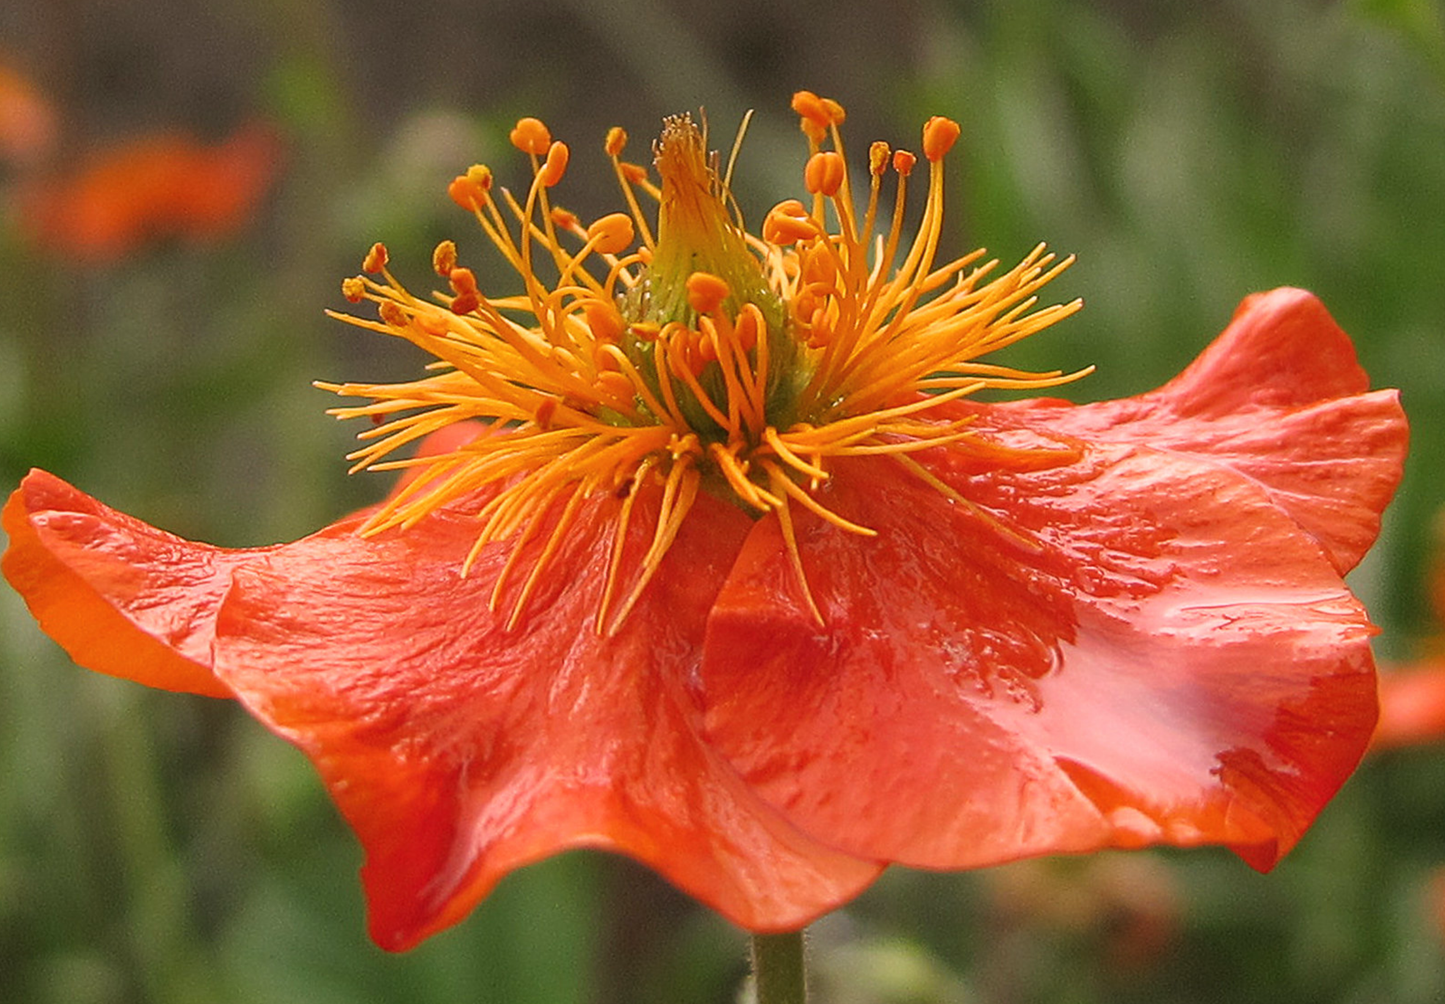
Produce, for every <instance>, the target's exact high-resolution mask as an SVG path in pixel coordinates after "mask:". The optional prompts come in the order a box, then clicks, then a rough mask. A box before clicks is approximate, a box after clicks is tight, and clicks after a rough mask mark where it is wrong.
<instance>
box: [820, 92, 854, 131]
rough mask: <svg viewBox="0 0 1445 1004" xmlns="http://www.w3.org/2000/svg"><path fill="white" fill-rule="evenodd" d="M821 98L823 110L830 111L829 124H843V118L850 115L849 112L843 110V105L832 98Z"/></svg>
mask: <svg viewBox="0 0 1445 1004" xmlns="http://www.w3.org/2000/svg"><path fill="white" fill-rule="evenodd" d="M820 100H822V102H823V110H824V111H825V112H827V113H828V122H829V124H830V125H842V124H843V120H844V119H846V118H847V117H848V113H847V112H846V111H844V110H843V106H842V105H840V104H838V102H836V101H834V100H833V99H832V98H822V99H820Z"/></svg>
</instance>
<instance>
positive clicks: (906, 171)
mask: <svg viewBox="0 0 1445 1004" xmlns="http://www.w3.org/2000/svg"><path fill="white" fill-rule="evenodd" d="M916 163H918V158H917V157H915V156H914V155H913V154H911V153H909V152H908V151H907V150H894V151H893V170H895V171H897V172H898V173H899V174H901V175H902V176H903V177H905V178H906V177H908V176H909V175H910V174H912V173H913V165H914V164H916Z"/></svg>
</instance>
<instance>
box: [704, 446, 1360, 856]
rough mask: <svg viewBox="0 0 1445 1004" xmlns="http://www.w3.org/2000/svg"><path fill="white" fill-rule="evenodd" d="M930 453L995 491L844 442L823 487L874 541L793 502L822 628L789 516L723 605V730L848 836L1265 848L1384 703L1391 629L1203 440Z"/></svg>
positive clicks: (1018, 850)
mask: <svg viewBox="0 0 1445 1004" xmlns="http://www.w3.org/2000/svg"><path fill="white" fill-rule="evenodd" d="M938 452H939V453H945V451H938ZM920 459H922V457H921V456H920ZM931 459H932V461H933V462H932V463H930V468H931V469H932V470H933V473H934V474H935V475H936V476H938V477H940V478H942V479H943V480H945V481H947V482H949V483H950V484H953V485H954V487H955V488H957V489H958V490H959V491H960V492H961V493H962V494H963V495H964V496H965V497H966V498H968V499H970V500H971V501H972V502H973V503H974V504H975V505H977V506H980V507H982V509H983V510H986V511H987V512H988V513H990V514H992V515H991V516H990V517H988V518H984V517H982V516H980V515H978V512H977V511H971V510H970V509H969V508H968V507H965V506H963V505H959V504H957V503H955V502H953V501H951V500H949V499H948V498H946V497H945V496H944V495H942V494H941V493H939V492H937V491H936V490H934V489H933V488H931V487H929V486H927V485H924V484H923V483H922V482H921V481H918V480H914V479H911V478H909V477H908V476H905V475H903V474H902V472H901V471H900V470H899V469H898V468H896V467H895V466H893V465H892V464H891V462H889V461H887V460H880V459H872V460H855V461H852V462H839V463H838V464H837V465H836V473H835V475H834V478H833V481H832V485H831V490H830V491H829V492H827V493H826V494H825V496H824V498H823V501H824V503H825V504H826V505H828V506H829V507H830V508H833V509H834V510H835V511H837V512H839V513H840V514H841V515H843V516H845V517H846V518H848V519H852V520H856V521H857V522H859V523H862V524H863V525H865V526H869V527H872V528H873V529H875V530H877V531H878V536H877V537H876V538H863V537H859V536H857V535H855V534H850V533H847V532H844V531H842V530H839V529H837V528H836V527H833V526H831V525H829V524H826V523H823V522H821V521H820V520H819V519H818V518H817V517H815V516H814V515H813V514H812V513H806V512H799V513H797V514H796V515H795V517H794V518H795V521H796V523H797V534H798V546H799V549H800V551H801V556H802V562H803V566H804V568H805V570H806V572H807V576H808V584H809V586H810V588H811V590H812V595H813V597H814V598H815V600H816V602H817V604H818V607H819V609H820V610H821V611H822V614H823V617H824V619H825V622H826V625H827V626H826V627H822V628H820V627H819V626H818V625H817V624H816V622H815V621H814V620H813V619H812V617H811V616H810V614H809V611H808V608H807V605H806V603H805V602H803V600H802V599H801V598H800V596H799V594H798V590H797V588H796V586H795V585H794V584H793V583H794V579H793V578H792V577H791V576H790V575H789V571H788V570H789V560H788V557H787V555H786V552H785V549H784V547H783V544H782V541H781V534H780V532H779V529H778V526H777V524H776V521H774V520H772V519H765V520H763V521H761V522H760V523H759V524H758V525H757V527H756V528H755V529H754V530H753V532H752V535H751V536H750V538H749V540H748V542H747V543H746V544H745V545H744V547H743V550H742V553H741V555H740V557H739V559H738V562H737V564H736V566H735V568H734V571H733V573H732V575H731V576H730V578H729V580H728V582H727V583H726V585H725V586H724V588H723V590H722V593H721V594H720V596H719V598H718V602H717V604H716V606H715V607H714V610H713V614H712V617H711V620H710V622H709V626H708V633H707V640H706V651H705V654H704V659H703V666H702V681H703V686H704V687H705V690H706V694H707V699H708V717H707V729H708V736H709V739H710V740H711V741H712V742H713V743H714V744H715V745H717V746H718V747H719V748H720V749H722V750H723V751H725V752H726V754H727V755H728V756H729V758H730V759H731V760H732V761H733V762H734V763H735V764H736V765H737V766H738V768H739V769H740V770H741V771H742V772H743V774H744V776H745V777H747V778H748V780H749V781H751V782H752V783H753V784H754V785H755V786H756V787H757V789H758V790H759V791H760V792H761V793H762V794H763V795H764V796H765V797H767V798H768V799H769V800H770V801H771V802H772V803H773V804H775V805H777V806H778V807H779V808H780V809H782V810H783V811H784V812H786V813H787V814H788V816H789V817H790V818H792V819H793V820H795V821H796V822H797V823H798V825H799V826H801V827H802V828H803V829H804V830H806V831H807V832H810V833H812V834H813V835H815V836H816V837H818V838H819V839H820V840H824V841H827V842H830V843H832V844H834V845H835V846H837V847H839V848H840V849H842V850H844V851H846V852H848V853H851V854H856V855H860V856H873V857H879V858H883V859H886V860H893V861H898V862H901V863H904V864H911V865H917V866H924V867H932V868H969V867H977V866H982V865H988V864H994V863H998V862H1002V861H1008V860H1011V859H1014V858H1019V857H1023V856H1028V855H1034V854H1043V853H1055V852H1078V851H1088V850H1094V849H1099V848H1104V847H1137V846H1142V845H1147V844H1155V843H1167V844H1174V845H1180V846H1189V845H1198V844H1206V843H1220V844H1227V845H1229V846H1231V847H1232V848H1233V849H1235V850H1236V851H1237V852H1238V853H1239V854H1240V855H1241V856H1243V857H1244V858H1245V859H1246V860H1247V861H1248V862H1249V863H1250V864H1252V865H1254V866H1255V867H1259V868H1268V867H1270V866H1271V865H1273V863H1274V862H1275V861H1276V860H1277V859H1278V857H1279V856H1280V855H1281V854H1283V853H1284V852H1285V851H1286V850H1288V849H1289V848H1290V847H1291V846H1292V845H1293V844H1294V843H1295V842H1296V840H1297V839H1298V838H1299V836H1300V835H1301V833H1303V831H1304V829H1305V828H1306V826H1307V825H1308V824H1309V822H1310V821H1311V820H1312V819H1313V817H1314V815H1315V814H1316V813H1317V812H1318V811H1319V809H1320V808H1321V807H1322V806H1323V805H1324V804H1325V802H1326V801H1327V800H1328V799H1329V798H1330V796H1332V795H1333V793H1334V792H1335V791H1336V790H1337V789H1338V787H1339V785H1340V784H1341V783H1342V782H1343V781H1344V779H1345V778H1346V777H1347V776H1348V775H1349V773H1350V771H1351V770H1353V769H1354V767H1355V765H1356V763H1357V762H1358V760H1359V758H1360V756H1361V754H1362V753H1363V751H1364V748H1365V744H1366V743H1367V741H1368V739H1369V735H1370V732H1371V729H1372V727H1373V725H1374V719H1375V684H1374V674H1373V663H1372V661H1371V656H1370V650H1369V644H1368V639H1369V636H1370V635H1371V633H1372V630H1373V629H1372V628H1371V626H1370V624H1369V622H1368V620H1367V619H1366V615H1365V613H1364V611H1363V609H1362V608H1361V607H1360V605H1359V604H1358V602H1357V601H1355V599H1354V598H1353V597H1352V596H1351V595H1350V593H1349V592H1348V590H1347V589H1346V588H1345V587H1344V585H1343V583H1342V582H1341V581H1340V578H1339V576H1338V574H1337V573H1336V572H1335V570H1334V568H1333V567H1332V566H1331V565H1330V564H1329V563H1328V562H1327V561H1326V560H1325V559H1324V557H1323V555H1322V554H1321V553H1320V551H1319V549H1318V548H1317V547H1316V546H1315V543H1314V541H1313V540H1312V539H1310V538H1309V537H1308V536H1307V535H1306V534H1304V533H1302V532H1301V531H1300V530H1299V528H1298V527H1297V526H1296V525H1295V524H1294V523H1293V522H1292V521H1291V520H1290V519H1289V518H1288V517H1287V516H1286V515H1285V514H1284V513H1283V512H1281V510H1280V509H1279V508H1277V507H1276V506H1275V505H1274V504H1273V503H1272V502H1271V500H1270V499H1269V497H1268V496H1267V495H1266V494H1265V493H1264V492H1263V491H1261V490H1260V489H1258V488H1257V487H1255V486H1252V485H1251V484H1249V483H1248V482H1247V481H1246V480H1245V479H1243V478H1240V477H1239V476H1238V475H1235V474H1233V473H1231V472H1228V471H1225V470H1224V469H1222V468H1219V467H1216V466H1212V465H1210V464H1208V463H1200V462H1197V461H1193V460H1190V459H1189V458H1185V457H1176V456H1171V455H1169V454H1166V453H1156V452H1154V451H1148V450H1143V449H1139V448H1136V447H1131V446H1123V445H1107V444H1101V445H1098V446H1095V447H1091V448H1090V449H1088V450H1087V451H1086V453H1085V454H1084V456H1083V458H1081V459H1080V460H1079V461H1078V462H1075V463H1069V464H1063V465H1061V466H1058V467H1056V468H1052V469H1044V470H1035V471H1020V472H1015V473H1010V472H1008V471H1000V470H997V469H995V470H993V471H990V472H985V473H975V474H971V475H960V472H959V471H958V470H956V469H953V468H952V467H951V465H950V464H949V462H948V459H947V457H946V456H945V457H944V458H943V459H942V460H941V461H940V459H939V458H938V457H934V458H931Z"/></svg>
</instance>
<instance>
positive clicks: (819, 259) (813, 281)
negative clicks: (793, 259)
mask: <svg viewBox="0 0 1445 1004" xmlns="http://www.w3.org/2000/svg"><path fill="white" fill-rule="evenodd" d="M802 272H803V282H804V283H806V284H807V285H809V286H815V285H816V286H822V287H823V288H824V290H825V291H828V290H831V289H832V288H833V280H834V279H835V278H836V277H837V275H838V263H837V262H836V261H834V260H833V256H832V255H831V254H829V253H828V250H827V248H826V247H817V248H814V249H813V250H812V251H810V252H808V253H807V254H805V255H803V263H802Z"/></svg>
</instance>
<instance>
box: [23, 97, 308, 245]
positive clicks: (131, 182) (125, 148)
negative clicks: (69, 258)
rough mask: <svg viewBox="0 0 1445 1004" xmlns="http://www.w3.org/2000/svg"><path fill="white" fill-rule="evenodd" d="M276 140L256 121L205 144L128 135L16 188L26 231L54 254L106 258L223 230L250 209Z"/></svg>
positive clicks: (270, 173) (267, 179) (267, 177)
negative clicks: (56, 173) (74, 165)
mask: <svg viewBox="0 0 1445 1004" xmlns="http://www.w3.org/2000/svg"><path fill="white" fill-rule="evenodd" d="M280 157H281V149H280V141H279V139H278V137H277V136H276V134H275V132H274V131H273V130H272V129H271V128H270V127H268V126H265V125H262V124H259V123H253V124H251V125H248V126H245V127H243V128H241V129H240V130H238V131H237V132H235V133H234V134H232V135H231V136H230V137H229V138H228V139H226V140H225V141H223V142H221V143H219V144H217V145H215V146H206V145H203V144H201V143H198V142H197V141H196V140H194V139H192V138H190V137H188V136H183V135H179V134H171V133H162V134H159V135H152V136H145V137H141V138H138V139H134V140H130V141H128V142H126V143H123V144H120V145H119V146H116V147H112V148H110V149H107V150H104V151H102V152H101V153H100V154H99V155H98V156H97V157H95V158H93V159H92V160H91V161H90V163H88V164H86V165H84V166H83V167H81V168H80V169H79V170H77V171H75V172H74V173H73V174H71V175H69V176H62V177H52V178H47V179H44V180H42V181H37V182H35V183H34V184H32V185H31V186H30V187H29V188H28V189H27V190H26V191H25V192H24V193H23V196H22V198H21V222H22V225H23V226H24V227H25V229H26V230H27V231H28V233H29V234H30V236H31V238H32V239H33V240H34V241H35V242H36V243H37V244H39V245H41V246H42V247H45V248H47V249H49V250H50V251H53V252H55V253H57V254H64V255H73V256H77V257H80V258H86V259H100V260H110V259H116V258H120V257H123V256H125V255H126V254H129V253H130V252H132V251H134V250H135V248H136V247H137V246H139V245H141V244H143V243H144V242H146V241H150V240H156V239H165V238H173V237H179V238H184V239H187V240H198V241H208V240H215V239H219V238H221V237H225V236H228V235H230V234H233V233H235V232H236V231H237V230H239V229H240V228H241V227H242V226H243V225H244V224H245V223H246V222H247V220H249V219H250V217H251V214H252V213H253V212H254V210H255V207H256V204H257V203H258V202H259V201H260V199H261V197H262V196H263V195H264V194H265V192H266V189H267V188H268V187H269V186H270V184H271V180H272V178H273V177H274V176H275V174H276V171H277V168H278V165H279V162H280Z"/></svg>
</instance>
